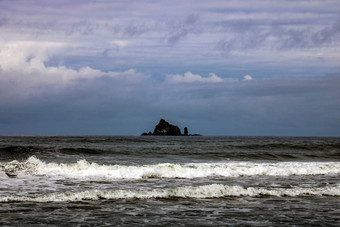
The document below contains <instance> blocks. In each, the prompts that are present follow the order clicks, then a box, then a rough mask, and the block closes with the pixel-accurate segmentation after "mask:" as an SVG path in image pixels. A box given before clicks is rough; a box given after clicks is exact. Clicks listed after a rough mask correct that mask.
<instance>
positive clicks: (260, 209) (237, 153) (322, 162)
mask: <svg viewBox="0 0 340 227" xmlns="http://www.w3.org/2000/svg"><path fill="white" fill-rule="evenodd" d="M23 224H24V225H26V226H27V225H28V226H36V225H52V226H69V225H73V226H93V225H96V226H100V225H116V226H119V225H147V226H153V225H156V226H158V225H168V226H171V225H176V226H177V225H203V226H209V225H211V226H218V225H224V226H225V225H231V226H234V225H251V226H291V225H296V226H302V225H308V226H339V225H340V139H339V138H303V137H299V138H294V137H204V136H203V137H156V136H146V137H109V136H101V137H90V136H87V137H66V136H65V137H0V225H6V226H18V225H23Z"/></svg>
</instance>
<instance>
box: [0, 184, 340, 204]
mask: <svg viewBox="0 0 340 227" xmlns="http://www.w3.org/2000/svg"><path fill="white" fill-rule="evenodd" d="M262 196H277V197H281V196H288V197H297V196H335V197H339V196H340V186H337V187H324V188H290V189H285V188H279V189H264V188H255V187H248V188H243V187H241V186H227V185H221V184H211V185H204V186H198V187H192V186H187V187H177V188H172V189H154V190H148V191H137V190H115V191H108V190H94V191H82V192H76V193H52V194H46V195H36V196H5V197H0V202H1V203H6V202H23V201H30V202H76V201H82V200H101V199H107V200H117V199H171V198H189V199H203V198H223V197H262Z"/></svg>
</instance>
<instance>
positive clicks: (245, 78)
mask: <svg viewBox="0 0 340 227" xmlns="http://www.w3.org/2000/svg"><path fill="white" fill-rule="evenodd" d="M243 80H253V77H252V76H250V75H245V76H244V77H243Z"/></svg>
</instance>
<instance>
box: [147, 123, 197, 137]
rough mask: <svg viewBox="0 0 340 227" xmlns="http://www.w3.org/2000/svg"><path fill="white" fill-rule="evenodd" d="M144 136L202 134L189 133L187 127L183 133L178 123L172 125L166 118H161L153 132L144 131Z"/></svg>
mask: <svg viewBox="0 0 340 227" xmlns="http://www.w3.org/2000/svg"><path fill="white" fill-rule="evenodd" d="M142 136H200V134H189V130H188V128H187V127H185V128H184V134H182V133H181V130H180V129H179V127H178V126H177V125H172V124H170V123H169V122H167V121H165V120H164V119H161V120H160V121H159V123H158V124H157V125H156V127H155V130H154V131H153V133H151V132H148V133H147V132H144V133H143V134H142Z"/></svg>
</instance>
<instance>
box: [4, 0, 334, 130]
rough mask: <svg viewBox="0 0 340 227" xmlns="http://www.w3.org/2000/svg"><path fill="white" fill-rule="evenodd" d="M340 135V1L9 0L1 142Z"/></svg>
mask: <svg viewBox="0 0 340 227" xmlns="http://www.w3.org/2000/svg"><path fill="white" fill-rule="evenodd" d="M160 118H164V119H165V120H167V121H169V122H170V123H172V124H176V125H178V126H179V127H180V128H182V131H183V128H184V127H188V129H189V133H200V134H203V135H226V136H340V1H339V0H243V1H236V0H209V1H201V0H186V1H183V0H180V1H179V0H157V1H156V0H143V1H139V0H111V1H108V0H99V1H88V0H74V1H68V0H58V1H54V0H53V1H52V0H34V1H33V0H32V1H30V0H21V1H20V0H0V135H140V134H141V133H142V132H145V131H153V129H154V127H155V125H156V124H157V123H158V121H159V119H160Z"/></svg>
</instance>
